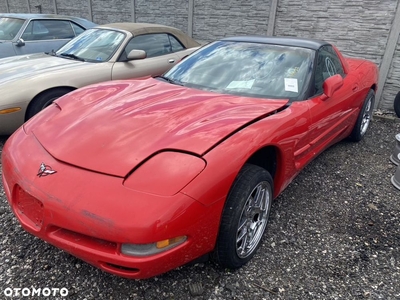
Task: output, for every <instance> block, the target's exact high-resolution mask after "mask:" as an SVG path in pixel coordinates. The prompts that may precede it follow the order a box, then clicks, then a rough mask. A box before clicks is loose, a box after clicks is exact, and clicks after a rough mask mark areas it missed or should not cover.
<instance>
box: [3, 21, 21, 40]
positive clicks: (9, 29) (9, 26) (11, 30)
mask: <svg viewBox="0 0 400 300" xmlns="http://www.w3.org/2000/svg"><path fill="white" fill-rule="evenodd" d="M24 23H25V20H22V19H15V18H0V40H3V41H4V40H5V41H11V40H12V39H13V38H14V37H15V36H16V35H17V33H18V32H19V31H20V29H21V27H22V25H24Z"/></svg>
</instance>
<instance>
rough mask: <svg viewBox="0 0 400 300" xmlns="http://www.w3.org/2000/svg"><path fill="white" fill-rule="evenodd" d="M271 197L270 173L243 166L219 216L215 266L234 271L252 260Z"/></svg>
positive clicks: (265, 221)
mask: <svg viewBox="0 0 400 300" xmlns="http://www.w3.org/2000/svg"><path fill="white" fill-rule="evenodd" d="M272 194H273V183H272V177H271V175H270V174H269V172H267V171H266V170H265V169H263V168H261V167H259V166H255V165H251V164H246V165H245V166H244V167H243V168H242V170H241V171H240V172H239V175H238V176H237V178H236V179H235V182H234V183H233V185H232V188H231V190H230V192H229V195H228V198H227V200H226V204H225V207H224V210H223V213H222V218H221V226H220V230H219V235H218V239H217V245H216V247H215V250H214V253H213V258H214V260H215V261H216V262H217V263H219V264H220V265H221V266H223V267H226V268H230V269H235V268H239V267H241V266H242V265H244V264H245V263H247V262H248V261H249V260H250V259H251V258H252V257H253V256H254V254H255V252H256V250H257V248H258V247H259V246H260V244H261V239H262V236H263V234H264V231H265V229H266V227H267V223H268V218H269V213H270V210H271V202H272V197H273V195H272Z"/></svg>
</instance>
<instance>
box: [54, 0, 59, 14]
mask: <svg viewBox="0 0 400 300" xmlns="http://www.w3.org/2000/svg"><path fill="white" fill-rule="evenodd" d="M53 6H54V13H55V14H57V13H58V12H57V0H53Z"/></svg>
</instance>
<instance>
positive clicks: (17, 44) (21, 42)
mask: <svg viewBox="0 0 400 300" xmlns="http://www.w3.org/2000/svg"><path fill="white" fill-rule="evenodd" d="M15 46H17V47H22V46H25V41H24V40H23V39H21V38H19V39H18V41H17V42H16V43H15Z"/></svg>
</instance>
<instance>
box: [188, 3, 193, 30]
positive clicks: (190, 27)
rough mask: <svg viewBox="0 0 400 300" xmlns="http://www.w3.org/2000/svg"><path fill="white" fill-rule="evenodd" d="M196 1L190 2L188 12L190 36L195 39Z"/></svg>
mask: <svg viewBox="0 0 400 300" xmlns="http://www.w3.org/2000/svg"><path fill="white" fill-rule="evenodd" d="M193 16H194V0H189V10H188V35H189V36H190V37H193Z"/></svg>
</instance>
